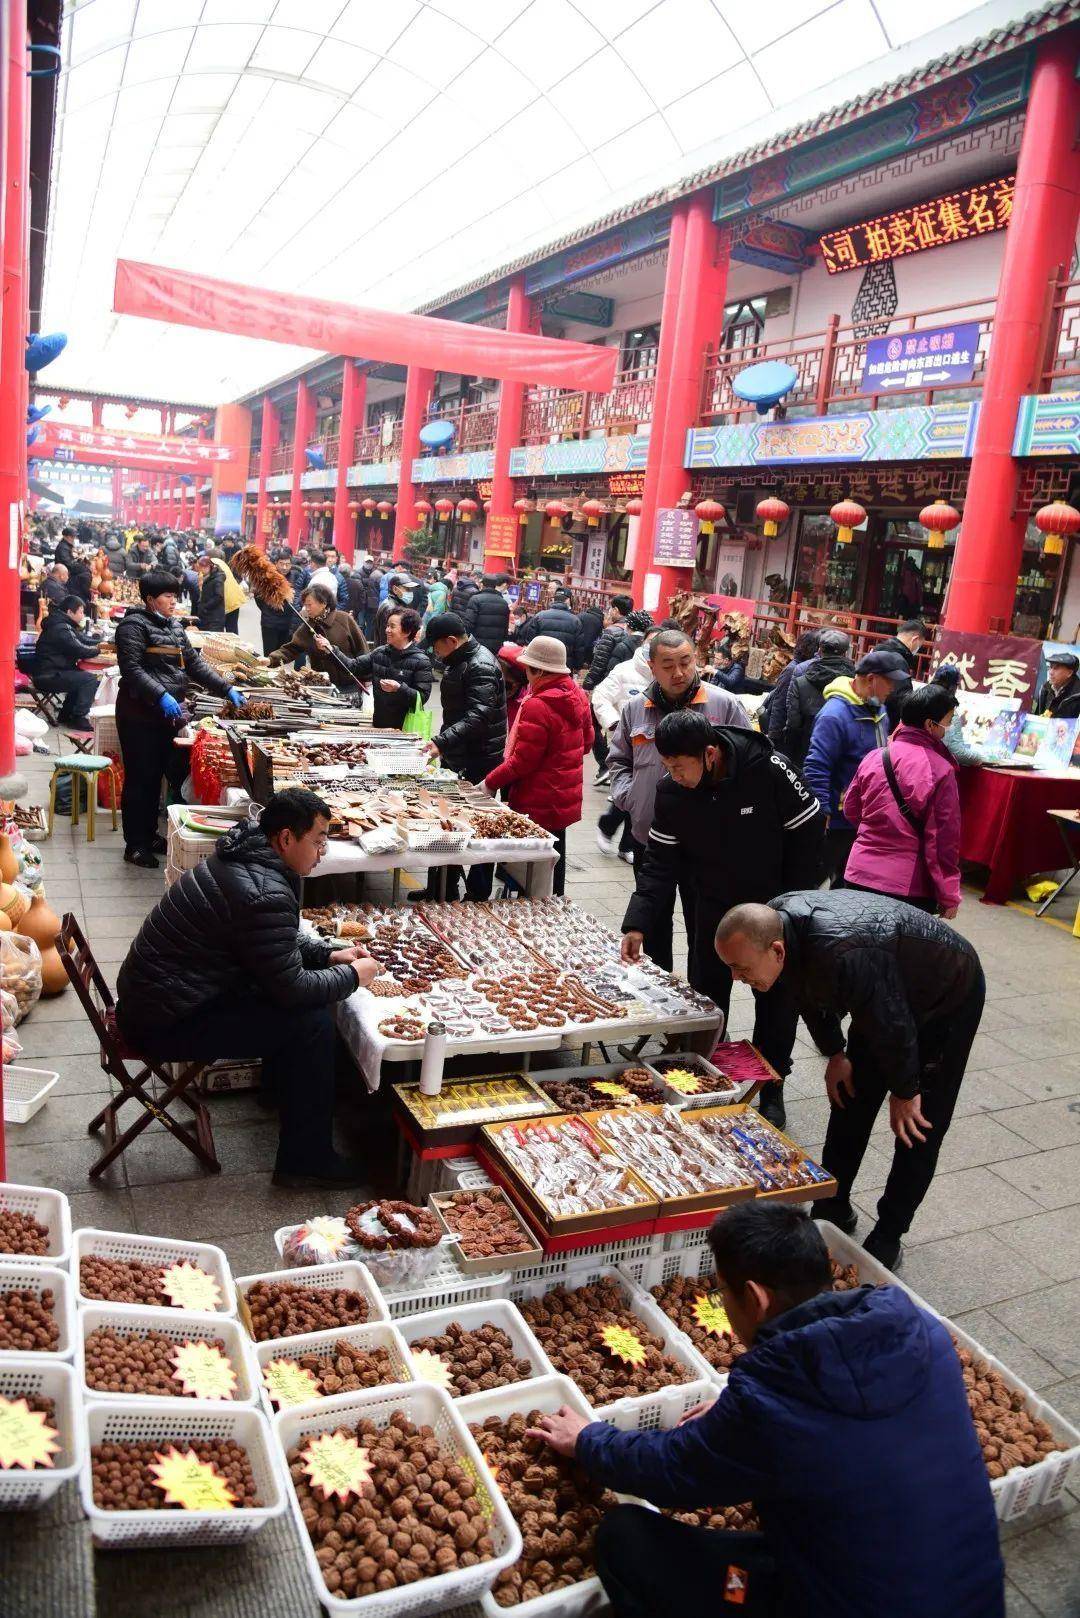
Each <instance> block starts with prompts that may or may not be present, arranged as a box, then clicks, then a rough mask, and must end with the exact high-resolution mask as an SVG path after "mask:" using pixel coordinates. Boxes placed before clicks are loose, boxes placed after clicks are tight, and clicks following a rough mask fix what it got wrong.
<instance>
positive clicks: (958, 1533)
mask: <svg viewBox="0 0 1080 1618" xmlns="http://www.w3.org/2000/svg"><path fill="white" fill-rule="evenodd" d="M709 1241H710V1245H711V1247H712V1251H713V1258H714V1260H715V1262H716V1269H717V1276H718V1282H717V1286H718V1290H719V1296H720V1301H721V1303H722V1304H723V1307H724V1309H725V1310H726V1311H727V1316H728V1319H729V1321H730V1322H731V1326H732V1328H733V1329H734V1331H735V1332H736V1333H737V1334H738V1335H739V1337H740V1338H741V1339H742V1341H743V1342H744V1343H746V1344H747V1347H748V1352H747V1353H745V1354H744V1355H743V1356H742V1357H741V1358H740V1359H737V1360H736V1361H735V1364H734V1365H733V1367H732V1370H731V1377H730V1380H729V1382H728V1385H727V1387H726V1388H725V1389H724V1390H723V1391H722V1392H721V1394H720V1396H719V1397H718V1398H717V1400H716V1402H715V1404H713V1405H711V1406H709V1407H707V1408H706V1409H704V1411H702V1412H692V1413H691V1415H690V1416H688V1417H686V1418H685V1419H684V1421H683V1423H682V1424H681V1425H680V1426H678V1427H675V1428H672V1429H670V1430H669V1431H667V1432H648V1431H637V1432H620V1431H619V1430H618V1429H617V1428H615V1427H610V1426H608V1424H607V1423H606V1422H601V1421H594V1422H591V1423H590V1422H586V1421H584V1420H583V1419H582V1417H580V1416H579V1415H577V1414H576V1413H575V1412H574V1411H571V1410H569V1409H567V1408H566V1406H563V1408H562V1409H561V1410H560V1411H558V1412H557V1413H556V1414H555V1415H552V1416H545V1417H544V1418H543V1421H542V1422H541V1424H540V1426H539V1428H537V1429H536V1434H537V1436H539V1437H542V1438H544V1439H546V1440H547V1442H548V1443H549V1444H551V1446H552V1448H554V1449H556V1450H558V1452H559V1453H560V1454H562V1455H572V1456H574V1458H575V1459H576V1460H577V1461H578V1462H579V1463H580V1464H581V1465H582V1466H583V1467H584V1468H585V1469H586V1471H587V1472H589V1473H590V1474H591V1475H592V1476H593V1477H594V1478H596V1479H598V1480H599V1481H600V1482H601V1483H603V1484H605V1485H606V1486H607V1487H608V1488H609V1489H614V1490H617V1491H619V1492H620V1493H623V1494H632V1495H638V1496H639V1497H640V1498H642V1499H644V1500H649V1501H651V1502H652V1503H653V1504H654V1505H657V1506H661V1507H675V1508H682V1509H693V1508H700V1507H703V1506H727V1505H738V1504H741V1503H742V1502H745V1501H753V1503H754V1505H755V1506H756V1507H757V1511H758V1515H759V1517H760V1519H761V1523H762V1529H763V1532H762V1533H761V1534H747V1533H725V1532H720V1531H716V1530H712V1529H703V1528H691V1527H689V1526H688V1525H686V1524H684V1523H677V1522H673V1521H672V1520H671V1519H670V1518H667V1517H662V1516H660V1515H658V1514H656V1513H654V1512H649V1511H646V1510H645V1509H644V1508H643V1507H641V1506H620V1507H617V1508H615V1509H614V1510H612V1511H610V1512H609V1513H608V1514H607V1515H606V1516H605V1517H604V1519H603V1521H602V1522H601V1524H600V1528H599V1532H598V1537H597V1548H596V1562H597V1571H598V1572H599V1574H600V1577H601V1580H602V1581H603V1584H604V1588H605V1589H606V1591H607V1593H608V1595H609V1597H610V1598H611V1601H612V1603H613V1605H614V1608H615V1612H616V1614H617V1618H719V1615H720V1614H722V1613H726V1612H727V1611H728V1610H729V1607H730V1608H732V1609H734V1608H736V1607H737V1608H738V1609H739V1611H740V1613H741V1614H744V1615H746V1618H749V1615H751V1614H752V1615H755V1618H757V1615H760V1614H769V1615H774V1614H775V1615H777V1618H779V1615H780V1614H783V1615H784V1618H915V1615H918V1618H1004V1612H1005V1604H1004V1570H1003V1567H1002V1562H1001V1554H1000V1550H999V1547H998V1535H997V1519H996V1517H995V1513H994V1504H993V1499H992V1496H991V1493H990V1484H989V1481H988V1478H987V1473H986V1467H985V1464H984V1462H983V1457H982V1452H981V1450H980V1448H979V1443H978V1440H977V1438H976V1436H975V1429H974V1426H973V1425H972V1420H971V1415H970V1413H969V1410H968V1404H967V1397H966V1394H965V1390H964V1383H963V1377H962V1374H961V1369H960V1362H959V1360H958V1358H957V1356H956V1351H955V1349H954V1348H953V1345H952V1342H951V1340H950V1338H949V1333H948V1330H947V1329H946V1327H945V1326H944V1325H943V1324H942V1322H941V1321H940V1320H937V1319H935V1318H934V1317H933V1316H931V1315H929V1314H927V1313H926V1312H925V1311H924V1310H922V1309H920V1308H919V1307H918V1306H917V1305H916V1304H915V1303H914V1302H913V1301H912V1299H911V1298H910V1297H909V1296H908V1294H907V1293H906V1292H904V1291H902V1290H901V1289H900V1288H899V1287H859V1288H857V1289H856V1290H855V1291H852V1292H833V1291H832V1290H831V1285H832V1282H831V1274H830V1266H829V1255H828V1252H827V1250H826V1247H825V1244H824V1242H823V1241H822V1239H821V1235H820V1233H819V1232H818V1229H817V1226H816V1225H814V1223H813V1222H812V1221H811V1220H810V1218H809V1217H808V1216H807V1215H806V1214H804V1213H802V1212H801V1211H799V1210H798V1209H796V1208H792V1207H788V1206H773V1207H769V1206H766V1205H764V1204H762V1203H758V1202H749V1203H742V1204H740V1205H738V1206H736V1207H734V1208H730V1209H728V1210H727V1212H725V1213H723V1214H721V1215H719V1216H718V1218H717V1219H716V1220H715V1221H714V1223H713V1226H712V1229H711V1231H710V1232H709Z"/></svg>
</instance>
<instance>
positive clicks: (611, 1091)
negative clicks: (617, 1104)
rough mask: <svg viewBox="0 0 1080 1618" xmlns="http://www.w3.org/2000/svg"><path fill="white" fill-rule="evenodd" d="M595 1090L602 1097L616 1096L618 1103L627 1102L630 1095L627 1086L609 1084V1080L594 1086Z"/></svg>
mask: <svg viewBox="0 0 1080 1618" xmlns="http://www.w3.org/2000/svg"><path fill="white" fill-rule="evenodd" d="M593 1089H594V1090H596V1091H597V1092H598V1094H600V1095H602V1096H614V1097H615V1099H616V1101H625V1100H626V1097H627V1096H628V1095H629V1094H630V1091H629V1090H628V1089H627V1088H626V1085H625V1084H615V1083H613V1082H612V1083H609V1082H608V1080H607V1079H604V1080H603V1081H602V1082H601V1083H599V1084H594V1085H593Z"/></svg>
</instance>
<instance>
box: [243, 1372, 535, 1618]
mask: <svg viewBox="0 0 1080 1618" xmlns="http://www.w3.org/2000/svg"><path fill="white" fill-rule="evenodd" d="M398 1411H401V1412H403V1414H404V1415H405V1416H407V1417H408V1419H409V1420H410V1421H411V1422H413V1423H415V1424H416V1425H417V1426H431V1427H432V1428H434V1431H435V1437H436V1439H437V1440H438V1442H439V1444H440V1445H441V1446H442V1447H443V1449H444V1450H447V1451H448V1452H450V1453H451V1454H453V1455H455V1456H456V1457H457V1458H458V1459H459V1460H460V1461H461V1462H462V1463H463V1464H465V1465H466V1466H467V1467H468V1469H469V1470H470V1471H472V1472H473V1474H474V1476H476V1478H477V1479H478V1480H480V1481H481V1486H483V1485H484V1483H485V1482H486V1481H487V1480H489V1479H490V1476H491V1474H490V1473H489V1472H488V1471H487V1470H486V1467H485V1463H484V1459H483V1456H482V1455H481V1453H480V1450H479V1448H478V1446H477V1444H476V1441H475V1440H474V1439H473V1437H472V1435H471V1433H470V1432H469V1430H468V1428H467V1426H466V1425H465V1422H464V1420H463V1419H462V1417H461V1416H460V1415H459V1414H458V1411H457V1408H456V1406H455V1405H454V1403H453V1401H452V1400H451V1399H450V1398H449V1397H448V1396H447V1395H446V1394H445V1393H444V1392H443V1391H442V1389H441V1388H433V1387H432V1386H431V1385H430V1384H429V1383H426V1382H424V1383H415V1384H413V1385H410V1386H406V1387H392V1388H376V1389H373V1390H372V1391H371V1392H370V1393H362V1394H361V1393H345V1394H342V1393H337V1394H333V1395H332V1396H331V1397H330V1398H329V1399H324V1400H323V1401H322V1402H321V1403H319V1404H313V1405H300V1406H297V1408H296V1409H294V1410H283V1411H281V1412H280V1413H279V1414H278V1415H277V1416H275V1417H274V1430H275V1432H276V1433H277V1437H278V1442H279V1444H280V1445H281V1449H282V1451H283V1452H288V1450H290V1449H291V1448H292V1447H293V1446H294V1445H295V1444H297V1443H299V1442H300V1441H301V1439H303V1438H307V1437H310V1436H312V1435H314V1434H316V1433H325V1432H332V1431H333V1430H334V1428H336V1427H351V1426H355V1424H356V1423H357V1422H358V1421H360V1420H362V1419H363V1420H368V1421H374V1422H377V1423H380V1424H382V1425H384V1426H385V1424H386V1423H387V1422H388V1421H389V1420H390V1418H391V1416H393V1415H395V1414H396V1413H397V1412H398ZM283 1470H285V1469H284V1468H283ZM288 1492H289V1504H290V1506H291V1508H292V1513H293V1520H294V1521H295V1523H296V1529H297V1533H298V1534H299V1535H300V1543H301V1544H302V1546H303V1548H304V1560H305V1562H306V1564H307V1569H308V1575H309V1577H310V1579H311V1583H312V1587H313V1589H314V1591H315V1594H316V1596H317V1598H318V1600H319V1601H321V1602H322V1604H323V1606H324V1607H326V1608H327V1609H328V1610H329V1611H330V1612H331V1613H359V1612H362V1613H363V1614H364V1618H376V1615H380V1614H384V1613H385V1614H388V1613H392V1614H394V1618H427V1615H428V1614H430V1613H437V1612H445V1611H446V1609H447V1608H449V1607H455V1606H459V1605H464V1604H465V1603H466V1602H469V1601H475V1600H476V1599H477V1597H479V1596H482V1595H483V1594H484V1593H485V1591H487V1590H490V1588H491V1586H492V1585H493V1584H494V1582H495V1580H496V1578H497V1577H498V1575H499V1574H500V1573H501V1572H502V1570H503V1568H504V1567H509V1566H510V1565H511V1564H512V1563H513V1562H516V1561H517V1559H518V1557H519V1556H520V1555H521V1535H520V1533H519V1532H518V1527H517V1524H516V1523H515V1521H514V1519H513V1516H512V1514H511V1512H510V1508H509V1506H508V1505H507V1504H506V1501H505V1500H504V1499H503V1497H502V1494H501V1493H500V1492H499V1490H498V1489H497V1488H495V1487H489V1488H488V1489H487V1498H488V1503H489V1505H490V1507H491V1528H490V1533H491V1538H492V1541H493V1543H494V1546H495V1555H494V1556H493V1557H492V1559H491V1560H490V1561H488V1562H478V1563H477V1564H476V1566H475V1567H459V1568H454V1569H453V1570H452V1571H451V1572H449V1573H439V1574H435V1575H434V1576H433V1577H431V1578H429V1579H420V1580H418V1582H417V1583H416V1584H408V1585H403V1586H400V1587H398V1588H396V1589H394V1590H385V1591H376V1592H375V1593H374V1594H373V1595H369V1596H354V1597H352V1598H351V1599H345V1598H342V1597H340V1596H336V1595H332V1594H331V1593H330V1591H329V1590H328V1589H327V1588H326V1585H325V1584H324V1583H323V1577H322V1569H321V1568H320V1566H319V1564H318V1562H317V1561H316V1560H315V1550H314V1547H313V1545H312V1543H311V1539H310V1537H309V1535H308V1531H307V1528H306V1527H305V1525H304V1519H303V1515H302V1513H301V1510H300V1502H299V1500H298V1498H297V1495H296V1491H295V1490H294V1489H293V1488H292V1486H291V1483H290V1484H289V1489H288Z"/></svg>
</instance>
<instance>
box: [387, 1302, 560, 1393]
mask: <svg viewBox="0 0 1080 1618" xmlns="http://www.w3.org/2000/svg"><path fill="white" fill-rule="evenodd" d="M409 1346H410V1347H411V1348H413V1349H418V1348H422V1349H426V1351H427V1352H428V1353H429V1354H437V1355H438V1357H439V1359H441V1360H442V1362H443V1364H444V1365H445V1366H446V1368H447V1370H448V1371H449V1373H450V1381H451V1384H452V1389H451V1391H452V1393H453V1396H454V1397H455V1398H457V1399H461V1398H464V1397H465V1395H466V1394H468V1393H486V1392H487V1390H488V1389H489V1388H504V1387H507V1386H508V1385H509V1384H510V1383H511V1382H524V1381H526V1380H527V1378H529V1377H530V1376H532V1375H533V1374H534V1373H533V1368H532V1365H531V1363H530V1362H529V1361H528V1360H524V1359H522V1360H519V1359H518V1358H517V1357H516V1355H515V1353H514V1345H513V1343H512V1342H511V1341H510V1338H509V1337H508V1336H507V1334H506V1332H504V1331H503V1329H502V1327H501V1326H492V1325H485V1326H477V1327H476V1329H475V1331H466V1330H465V1328H464V1326H462V1325H460V1324H459V1323H458V1322H457V1321H456V1320H452V1321H451V1322H450V1324H449V1326H447V1328H446V1330H445V1331H444V1332H441V1333H440V1334H439V1335H438V1336H437V1337H417V1338H414V1340H413V1342H412V1343H411V1344H410V1345H409Z"/></svg>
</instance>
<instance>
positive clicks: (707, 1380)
mask: <svg viewBox="0 0 1080 1618" xmlns="http://www.w3.org/2000/svg"><path fill="white" fill-rule="evenodd" d="M591 1281H614V1282H616V1284H617V1285H618V1286H619V1287H620V1288H621V1290H622V1292H623V1294H624V1296H625V1298H626V1307H627V1308H628V1309H629V1310H630V1311H631V1313H632V1314H635V1315H636V1316H637V1317H638V1319H639V1320H640V1321H641V1322H642V1323H643V1324H644V1325H645V1326H647V1327H648V1329H649V1330H650V1331H651V1332H653V1333H655V1335H656V1336H657V1337H659V1338H661V1339H662V1341H663V1345H664V1353H665V1354H670V1355H671V1357H672V1359H674V1360H677V1361H678V1363H679V1364H680V1365H683V1366H685V1367H686V1370H687V1372H688V1373H689V1374H688V1377H687V1380H686V1381H685V1382H678V1383H675V1384H674V1385H673V1386H672V1387H668V1388H661V1389H660V1390H659V1391H658V1392H657V1393H643V1394H639V1395H636V1396H633V1397H627V1398H623V1399H616V1400H615V1401H614V1402H613V1403H612V1404H609V1405H600V1406H597V1407H596V1416H597V1419H598V1420H600V1421H608V1422H610V1423H611V1425H612V1426H613V1427H620V1428H622V1429H624V1430H627V1431H632V1430H634V1429H635V1428H657V1427H673V1426H675V1424H676V1422H677V1421H678V1420H679V1419H680V1417H682V1416H684V1415H685V1414H686V1412H687V1411H688V1410H692V1409H693V1408H694V1406H695V1405H699V1404H704V1403H706V1402H707V1401H708V1400H710V1399H712V1398H713V1396H714V1394H715V1391H716V1384H715V1382H714V1381H713V1379H712V1372H711V1367H710V1366H709V1363H708V1361H707V1360H705V1359H703V1358H702V1356H701V1355H700V1354H699V1353H698V1351H697V1349H696V1348H694V1346H693V1344H692V1343H691V1342H690V1340H689V1338H688V1337H685V1336H684V1335H683V1333H682V1332H681V1331H678V1330H677V1329H676V1327H675V1326H674V1325H673V1323H672V1322H671V1321H670V1320H669V1319H668V1317H667V1315H665V1314H664V1312H663V1310H662V1309H658V1308H657V1306H656V1304H655V1303H654V1302H653V1300H652V1299H651V1298H650V1297H649V1296H648V1294H647V1293H645V1292H643V1291H642V1290H641V1288H640V1287H639V1286H637V1285H635V1283H634V1282H633V1281H632V1280H630V1278H629V1277H628V1276H626V1275H623V1274H621V1273H620V1272H619V1271H618V1270H617V1269H615V1268H614V1267H613V1266H612V1265H610V1264H594V1265H587V1266H583V1267H582V1268H580V1269H575V1270H570V1271H569V1272H568V1273H567V1274H565V1275H561V1276H554V1277H549V1278H546V1279H540V1280H534V1281H525V1282H522V1281H520V1280H519V1278H518V1276H517V1275H514V1276H513V1277H512V1279H511V1282H510V1287H509V1289H508V1290H509V1295H510V1298H511V1300H512V1301H513V1302H514V1303H516V1304H521V1303H522V1302H524V1301H525V1300H526V1299H532V1298H542V1297H543V1295H544V1293H545V1292H550V1291H551V1290H552V1289H553V1288H554V1287H556V1286H564V1287H565V1288H566V1290H567V1291H568V1292H573V1291H575V1290H576V1289H577V1288H578V1287H583V1286H587V1285H588V1284H589V1283H590V1282H591Z"/></svg>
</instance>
